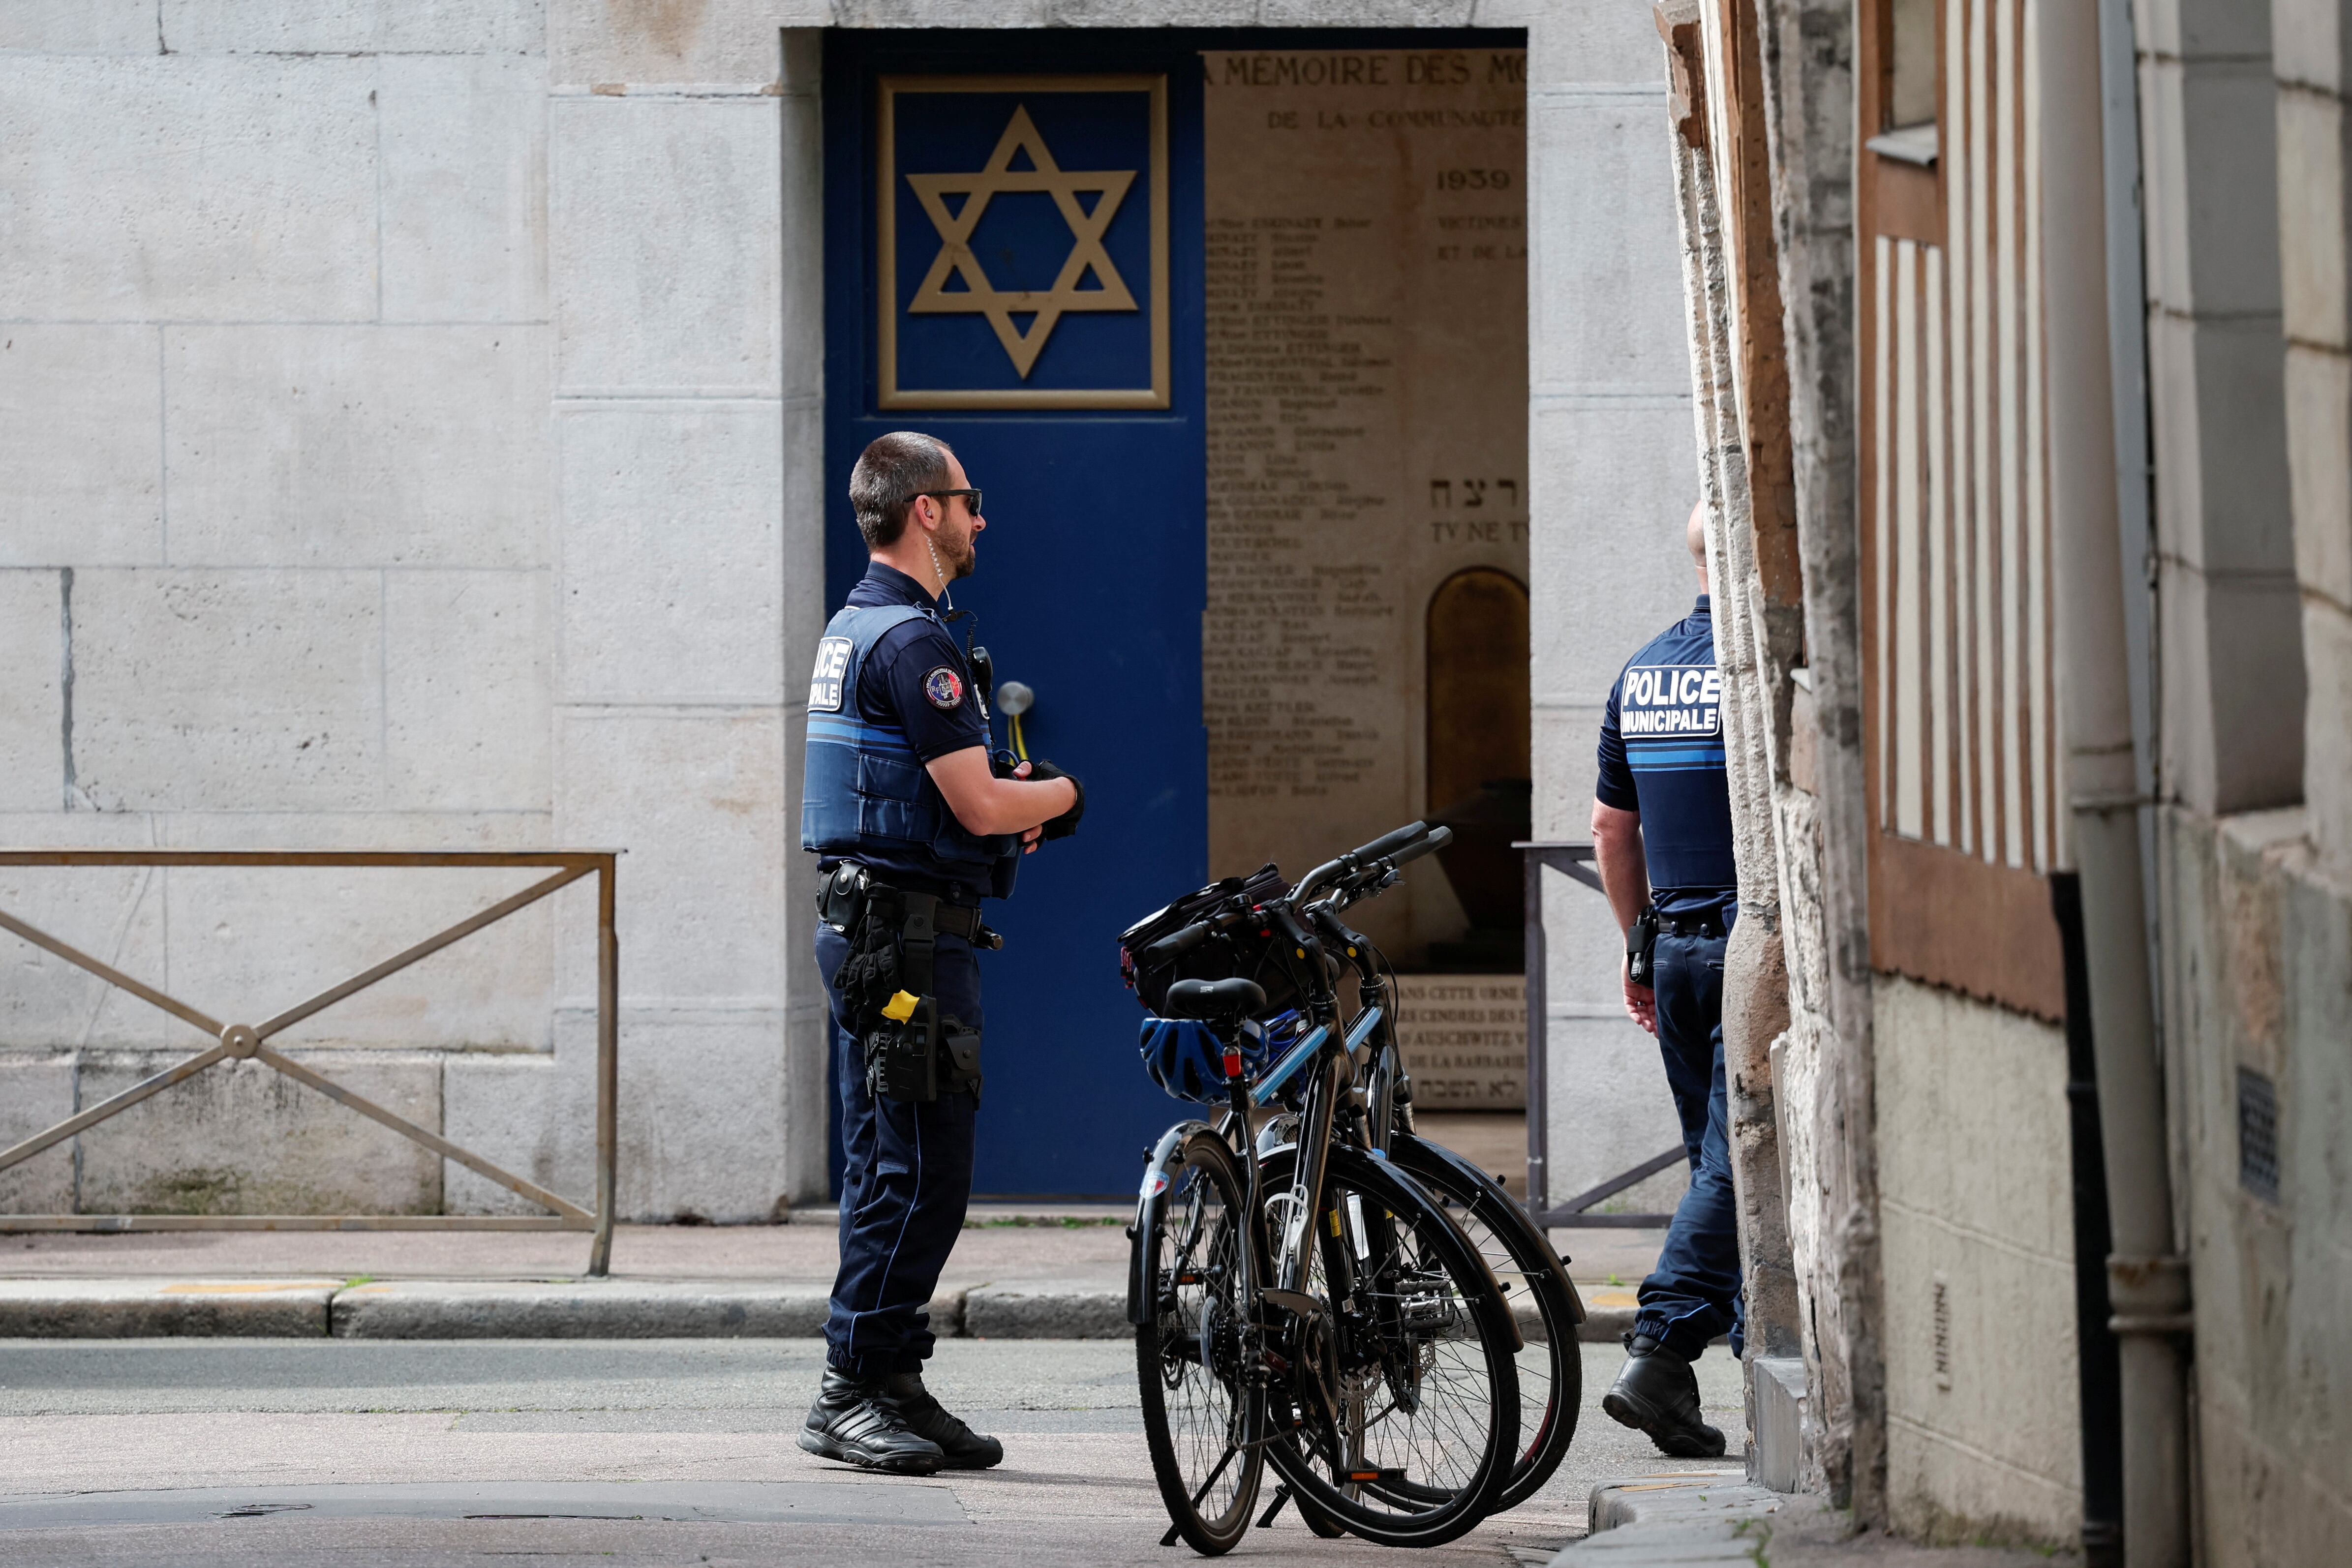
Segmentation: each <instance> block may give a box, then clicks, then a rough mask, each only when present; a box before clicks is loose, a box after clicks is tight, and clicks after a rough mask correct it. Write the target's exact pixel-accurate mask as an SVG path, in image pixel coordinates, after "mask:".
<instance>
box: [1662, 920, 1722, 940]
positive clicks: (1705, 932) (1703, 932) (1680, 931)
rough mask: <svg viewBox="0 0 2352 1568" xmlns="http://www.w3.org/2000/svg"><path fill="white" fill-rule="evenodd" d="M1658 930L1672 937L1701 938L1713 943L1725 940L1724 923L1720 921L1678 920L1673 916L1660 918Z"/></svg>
mask: <svg viewBox="0 0 2352 1568" xmlns="http://www.w3.org/2000/svg"><path fill="white" fill-rule="evenodd" d="M1658 929H1659V930H1661V931H1663V932H1664V933H1666V934H1667V935H1668V936H1701V937H1705V938H1706V939H1707V940H1708V941H1711V942H1719V941H1721V940H1722V939H1723V936H1724V930H1723V922H1721V921H1719V920H1712V919H1710V920H1677V919H1675V917H1674V916H1673V915H1660V916H1659V917H1658Z"/></svg>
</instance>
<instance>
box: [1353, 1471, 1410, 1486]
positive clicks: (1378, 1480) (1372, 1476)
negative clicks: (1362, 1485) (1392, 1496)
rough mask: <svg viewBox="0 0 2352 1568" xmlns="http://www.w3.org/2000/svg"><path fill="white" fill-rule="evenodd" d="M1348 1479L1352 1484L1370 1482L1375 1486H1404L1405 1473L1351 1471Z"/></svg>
mask: <svg viewBox="0 0 2352 1568" xmlns="http://www.w3.org/2000/svg"><path fill="white" fill-rule="evenodd" d="M1348 1479H1349V1481H1350V1482H1356V1481H1368V1482H1370V1483H1371V1484H1372V1485H1375V1486H1402V1484H1404V1472H1403V1471H1402V1470H1349V1472H1348Z"/></svg>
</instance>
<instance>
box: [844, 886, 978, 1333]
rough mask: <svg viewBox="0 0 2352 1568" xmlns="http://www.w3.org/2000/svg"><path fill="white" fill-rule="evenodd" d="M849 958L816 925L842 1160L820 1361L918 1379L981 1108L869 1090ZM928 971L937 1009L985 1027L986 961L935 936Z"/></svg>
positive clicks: (970, 1102) (966, 1101)
mask: <svg viewBox="0 0 2352 1568" xmlns="http://www.w3.org/2000/svg"><path fill="white" fill-rule="evenodd" d="M848 956H849V941H848V938H846V937H845V936H842V935H841V934H840V933H839V932H837V931H835V930H834V929H833V927H831V926H829V925H823V924H820V925H818V926H817V930H816V967H817V972H818V973H819V974H821V975H822V976H824V988H825V995H826V997H827V998H829V1000H830V1002H831V1004H832V1009H833V1022H832V1027H833V1046H834V1075H835V1082H837V1083H838V1084H839V1086H840V1092H841V1142H842V1148H843V1153H844V1155H845V1165H844V1166H843V1170H842V1176H841V1271H840V1273H839V1274H838V1275H836V1276H835V1279H834V1282H833V1307H832V1311H831V1312H829V1313H827V1314H826V1317H825V1322H824V1340H825V1359H826V1360H827V1361H829V1362H830V1363H832V1364H834V1365H835V1366H836V1367H839V1368H841V1369H842V1370H844V1371H845V1372H848V1373H850V1374H852V1375H855V1376H857V1377H866V1378H878V1377H887V1376H888V1375H891V1374H892V1373H898V1372H919V1371H920V1370H922V1364H923V1362H924V1361H925V1360H926V1359H927V1358H928V1357H929V1355H930V1354H931V1343H932V1336H931V1331H930V1319H929V1314H928V1313H927V1312H924V1311H923V1307H924V1304H925V1303H926V1302H928V1301H929V1300H930V1299H931V1291H932V1288H933V1287H935V1286H936V1285H938V1283H939V1282H940V1270H941V1269H944V1268H945V1267H946V1266H947V1261H948V1253H949V1252H950V1250H952V1249H954V1247H955V1243H956V1238H957V1237H958V1236H960V1235H961V1234H962V1231H963V1216H964V1207H965V1205H966V1203H967V1202H968V1201H969V1200H970V1198H971V1149H972V1123H973V1119H974V1117H975V1116H976V1115H977V1113H978V1112H979V1109H980V1101H979V1097H978V1096H977V1095H973V1094H970V1093H961V1094H941V1095H940V1097H939V1099H938V1100H936V1101H934V1102H933V1103H930V1104H928V1105H921V1104H915V1103H910V1102H908V1101H903V1100H884V1099H877V1098H876V1097H875V1096H874V1095H872V1094H869V1093H867V1092H866V1052H865V1050H864V1048H863V1047H861V1046H860V1045H859V1044H858V1040H857V1035H856V1028H855V1025H854V1024H853V1023H852V1022H851V1021H850V1020H849V1019H846V1018H845V1017H844V1016H843V1013H842V1006H841V993H840V992H839V991H838V990H837V989H835V987H834V977H835V975H836V974H837V973H838V972H839V971H840V968H841V965H842V961H843V960H844V959H845V958H846V957H848ZM932 969H933V977H934V978H933V985H932V994H933V995H935V996H936V997H938V998H939V1002H940V1010H941V1011H943V1012H945V1013H948V1014H950V1015H951V1016H952V1017H954V1018H957V1019H961V1020H962V1021H963V1022H964V1023H965V1024H967V1025H969V1026H970V1027H971V1028H973V1029H978V1028H980V1027H981V1016H980V963H979V960H978V959H977V958H976V957H974V956H973V954H972V950H971V944H970V943H968V942H966V941H964V940H963V939H962V938H961V937H959V936H949V935H948V934H947V933H946V932H944V931H943V932H940V935H939V944H938V947H937V950H936V956H935V958H934V960H933V964H932Z"/></svg>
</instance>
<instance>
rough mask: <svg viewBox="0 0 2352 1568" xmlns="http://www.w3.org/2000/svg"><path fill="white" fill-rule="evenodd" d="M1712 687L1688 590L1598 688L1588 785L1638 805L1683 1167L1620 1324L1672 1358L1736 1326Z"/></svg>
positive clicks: (1688, 1355)
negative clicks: (1597, 766) (1650, 1264)
mask: <svg viewBox="0 0 2352 1568" xmlns="http://www.w3.org/2000/svg"><path fill="white" fill-rule="evenodd" d="M1722 690H1723V679H1722V675H1721V674H1720V672H1718V671H1717V668H1716V664H1715V626H1714V620H1713V617H1712V616H1711V614H1710V613H1709V611H1708V605H1707V596H1706V594H1703V593H1702V594H1700V595H1699V597H1698V605H1697V607H1696V609H1694V610H1693V611H1692V612H1690V614H1689V615H1687V616H1685V617H1684V618H1683V619H1682V620H1680V621H1678V622H1675V624H1674V625H1673V626H1671V627H1669V628H1667V629H1666V631H1665V632H1664V633H1662V634H1661V635H1660V636H1658V637H1657V638H1656V639H1654V641H1652V642H1651V643H1650V644H1649V645H1648V646H1647V647H1644V648H1643V650H1642V651H1641V652H1640V653H1636V654H1634V655H1633V661H1632V662H1631V663H1630V664H1627V665H1626V666H1625V669H1624V672H1623V674H1620V675H1619V676H1618V677H1617V684H1616V685H1615V686H1613V687H1612V688H1611V690H1610V693H1609V706H1608V708H1607V710H1606V711H1605V713H1604V714H1603V716H1602V718H1601V773H1600V780H1599V783H1598V784H1597V786H1596V787H1595V789H1594V791H1593V793H1594V794H1595V795H1596V796H1597V797H1598V798H1599V799H1600V800H1601V804H1603V805H1605V806H1612V807H1614V808H1616V809H1617V810H1621V811H1638V812H1640V813H1641V817H1642V849H1643V858H1644V859H1645V860H1646V861H1647V862H1648V865H1649V873H1650V889H1651V893H1650V899H1651V903H1652V904H1653V905H1654V907H1655V908H1656V910H1657V912H1658V922H1659V930H1658V940H1657V947H1656V952H1655V960H1654V973H1653V975H1652V980H1653V982H1654V989H1655V996H1656V1000H1657V1022H1658V1049H1659V1051H1660V1052H1661V1053H1662V1054H1663V1055H1664V1058H1665V1064H1666V1083H1667V1085H1668V1087H1669V1088H1670V1089H1672V1091H1673V1092H1674V1098H1675V1112H1676V1113H1677V1114H1678V1115H1679V1116H1680V1117H1681V1119H1682V1127H1683V1147H1684V1149H1685V1151H1686V1152H1687V1153H1688V1155H1689V1157H1690V1167H1691V1185H1690V1190H1689V1191H1688V1192H1686V1193H1685V1194H1684V1195H1683V1200H1682V1202H1681V1204H1680V1205H1678V1206H1677V1207H1676V1208H1675V1218H1674V1224H1673V1225H1672V1227H1671V1228H1668V1230H1667V1232H1666V1242H1665V1246H1664V1249H1663V1250H1661V1251H1660V1253H1659V1254H1658V1267H1657V1270H1656V1271H1655V1272H1654V1273H1653V1274H1651V1275H1650V1277H1649V1278H1648V1279H1646V1280H1644V1281H1643V1282H1642V1289H1641V1293H1640V1301H1641V1309H1640V1312H1638V1313H1637V1315H1636V1316H1635V1318H1634V1321H1633V1332H1634V1333H1635V1334H1636V1335H1642V1336H1646V1337H1648V1338H1650V1339H1652V1340H1654V1341H1656V1342H1657V1343H1659V1345H1660V1346H1661V1347H1663V1348H1664V1350H1666V1351H1667V1352H1668V1353H1669V1354H1674V1355H1676V1356H1679V1357H1681V1358H1682V1359H1683V1360H1685V1361H1691V1360H1696V1358H1697V1356H1698V1354H1699V1353H1700V1352H1701V1351H1703V1350H1705V1349H1706V1344H1707V1342H1708V1341H1709V1340H1712V1339H1713V1338H1715V1337H1716V1336H1717V1334H1721V1333H1728V1334H1729V1335H1730V1336H1731V1350H1732V1354H1734V1355H1737V1354H1739V1351H1740V1343H1741V1337H1742V1335H1741V1330H1742V1326H1743V1324H1742V1315H1743V1314H1742V1312H1741V1301H1740V1291H1739V1239H1738V1229H1737V1224H1736V1215H1737V1208H1736V1205H1735V1200H1734V1198H1733V1196H1732V1186H1731V1154H1730V1139H1729V1126H1728V1116H1727V1112H1726V1109H1725V1103H1724V1082H1723V953H1724V947H1725V945H1726V938H1727V936H1728V935H1729V933H1730V930H1731V926H1732V923H1733V922H1734V921H1735V920H1736V919H1737V918H1738V914H1739V905H1738V886H1737V884H1738V873H1737V872H1736V871H1735V870H1734V867H1733V864H1732V854H1731V789H1730V782H1729V779H1728V777H1727V774H1726V773H1725V770H1724V755H1723V718H1722V709H1721V696H1722Z"/></svg>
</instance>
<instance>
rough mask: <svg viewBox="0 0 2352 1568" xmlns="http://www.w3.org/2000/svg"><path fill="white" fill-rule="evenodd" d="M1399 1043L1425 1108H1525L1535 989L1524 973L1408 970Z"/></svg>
mask: <svg viewBox="0 0 2352 1568" xmlns="http://www.w3.org/2000/svg"><path fill="white" fill-rule="evenodd" d="M1396 997H1397V1046H1398V1049H1400V1050H1401V1051H1403V1053H1404V1065H1405V1071H1408V1072H1410V1073H1412V1103H1414V1104H1415V1105H1417V1106H1419V1107H1420V1108H1421V1109H1423V1110H1424V1111H1523V1110H1525V1109H1527V1103H1528V988H1527V982H1526V981H1525V980H1524V979H1523V978H1521V977H1519V976H1517V975H1403V976H1400V977H1398V980H1397V993H1396Z"/></svg>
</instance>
